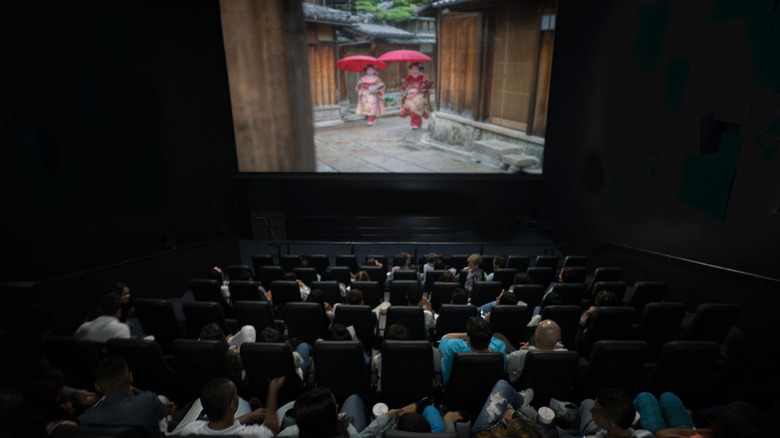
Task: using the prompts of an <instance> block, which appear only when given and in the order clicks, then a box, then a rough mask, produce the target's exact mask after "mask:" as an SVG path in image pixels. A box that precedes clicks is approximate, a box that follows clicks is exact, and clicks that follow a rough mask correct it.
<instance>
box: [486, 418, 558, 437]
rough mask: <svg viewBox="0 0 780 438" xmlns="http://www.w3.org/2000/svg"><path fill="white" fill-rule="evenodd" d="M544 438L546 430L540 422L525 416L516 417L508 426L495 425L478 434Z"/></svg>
mask: <svg viewBox="0 0 780 438" xmlns="http://www.w3.org/2000/svg"><path fill="white" fill-rule="evenodd" d="M497 437H514V438H544V432H542V429H541V428H540V427H539V425H538V424H536V423H534V422H533V421H531V420H529V419H528V418H525V417H519V418H514V419H512V421H511V422H510V423H509V425H507V426H506V427H500V426H499V427H494V428H493V429H491V430H483V431H482V432H479V433H478V434H477V438H497Z"/></svg>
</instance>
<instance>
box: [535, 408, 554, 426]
mask: <svg viewBox="0 0 780 438" xmlns="http://www.w3.org/2000/svg"><path fill="white" fill-rule="evenodd" d="M537 419H538V420H539V422H540V423H542V424H545V425H550V424H552V422H553V420H555V411H553V410H552V409H550V408H548V407H547V406H543V407H541V408H539V413H538V415H537Z"/></svg>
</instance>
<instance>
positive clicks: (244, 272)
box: [230, 268, 252, 281]
mask: <svg viewBox="0 0 780 438" xmlns="http://www.w3.org/2000/svg"><path fill="white" fill-rule="evenodd" d="M230 279H231V280H238V281H252V271H250V270H249V269H247V268H242V269H239V270H238V271H236V272H235V273H234V274H233V275H232V276H231V278H230Z"/></svg>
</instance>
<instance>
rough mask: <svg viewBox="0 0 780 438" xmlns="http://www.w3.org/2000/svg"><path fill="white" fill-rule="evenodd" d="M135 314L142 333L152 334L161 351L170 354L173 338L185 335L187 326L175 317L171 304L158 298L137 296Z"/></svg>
mask: <svg viewBox="0 0 780 438" xmlns="http://www.w3.org/2000/svg"><path fill="white" fill-rule="evenodd" d="M133 306H134V307H135V314H136V316H137V317H138V322H140V323H141V327H143V330H144V334H146V335H153V336H154V339H155V340H156V341H157V342H159V343H160V347H162V350H163V353H165V354H172V352H173V349H172V347H171V345H172V344H173V340H174V339H178V338H185V337H187V328H186V327H185V326H184V324H182V323H181V322H180V321H179V320H178V319H177V318H176V312H175V310H174V309H173V304H172V303H171V302H170V301H168V300H163V299H160V298H137V299H136V300H135V304H133Z"/></svg>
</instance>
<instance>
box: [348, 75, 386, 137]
mask: <svg viewBox="0 0 780 438" xmlns="http://www.w3.org/2000/svg"><path fill="white" fill-rule="evenodd" d="M363 70H365V72H366V75H365V76H363V77H362V78H360V81H359V82H358V83H357V86H356V87H355V91H356V92H357V94H358V106H357V111H356V114H364V115H365V116H366V119H368V126H373V125H374V120H376V116H380V115H382V114H384V113H385V97H384V94H385V93H384V89H385V84H384V82H382V80H381V79H379V76H377V75H376V67H374V66H373V65H370V64H369V65H367V66H366V67H365V68H364V69H363Z"/></svg>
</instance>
